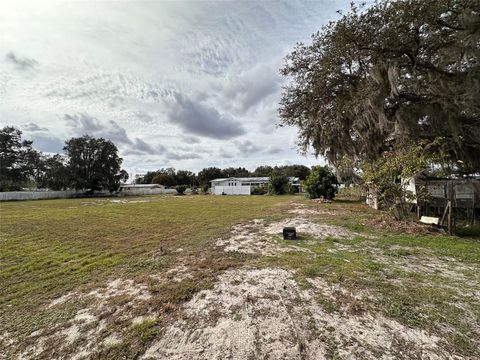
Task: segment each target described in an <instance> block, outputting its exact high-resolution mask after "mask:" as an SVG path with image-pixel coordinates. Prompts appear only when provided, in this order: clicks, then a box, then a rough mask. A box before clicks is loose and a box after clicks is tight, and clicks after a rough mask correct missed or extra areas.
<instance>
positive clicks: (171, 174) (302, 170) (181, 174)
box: [137, 165, 310, 187]
mask: <svg viewBox="0 0 480 360" xmlns="http://www.w3.org/2000/svg"><path fill="white" fill-rule="evenodd" d="M271 174H281V175H284V176H285V177H298V178H300V180H305V179H306V178H307V176H308V175H309V174H310V168H309V167H307V166H305V165H283V166H269V165H262V166H259V167H257V168H256V169H255V170H254V171H249V170H247V169H246V168H244V167H236V168H235V167H227V168H224V169H221V168H218V167H208V168H204V169H202V170H201V171H199V172H198V173H197V174H195V173H193V172H191V171H188V170H175V169H174V168H165V169H159V170H156V171H149V172H147V173H146V174H145V175H144V176H142V177H141V178H140V179H139V180H138V181H137V183H138V184H160V185H164V186H166V187H174V186H177V185H188V186H192V187H206V186H210V181H212V180H214V179H219V178H229V177H254V176H256V177H266V176H270V175H271Z"/></svg>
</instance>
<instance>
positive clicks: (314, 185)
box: [303, 166, 338, 200]
mask: <svg viewBox="0 0 480 360" xmlns="http://www.w3.org/2000/svg"><path fill="white" fill-rule="evenodd" d="M337 185H338V181H337V177H336V176H335V174H334V173H333V172H332V170H330V169H329V168H328V166H313V167H312V171H311V173H310V175H308V177H307V179H306V180H305V182H304V184H303V187H304V189H305V191H306V192H307V194H308V195H309V196H310V199H317V198H319V197H323V198H325V199H329V200H332V199H333V198H334V197H335V194H336V193H337V191H338V188H337Z"/></svg>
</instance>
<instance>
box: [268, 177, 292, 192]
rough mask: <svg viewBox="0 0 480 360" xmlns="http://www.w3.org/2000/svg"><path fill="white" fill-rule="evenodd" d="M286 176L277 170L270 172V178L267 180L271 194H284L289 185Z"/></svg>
mask: <svg viewBox="0 0 480 360" xmlns="http://www.w3.org/2000/svg"><path fill="white" fill-rule="evenodd" d="M289 184H290V183H289V181H288V178H287V177H286V176H285V175H284V174H281V173H279V172H272V173H271V174H270V180H269V182H268V185H269V192H270V194H273V195H282V194H285V193H286V192H287V190H288V185H289Z"/></svg>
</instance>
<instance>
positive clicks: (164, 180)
mask: <svg viewBox="0 0 480 360" xmlns="http://www.w3.org/2000/svg"><path fill="white" fill-rule="evenodd" d="M151 183H152V184H159V185H163V186H166V187H172V186H175V185H177V181H176V180H175V175H172V174H169V173H166V172H161V173H159V174H157V175H155V177H154V178H153V179H152V182H151Z"/></svg>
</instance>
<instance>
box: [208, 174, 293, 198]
mask: <svg viewBox="0 0 480 360" xmlns="http://www.w3.org/2000/svg"><path fill="white" fill-rule="evenodd" d="M288 180H289V181H290V183H291V184H292V185H293V186H295V187H298V188H299V189H300V179H299V178H297V177H290V178H288ZM268 181H269V178H268V177H243V178H241V177H231V178H223V179H215V180H212V181H210V182H211V184H212V194H214V195H250V194H251V193H252V190H253V189H254V188H256V187H259V186H268Z"/></svg>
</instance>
